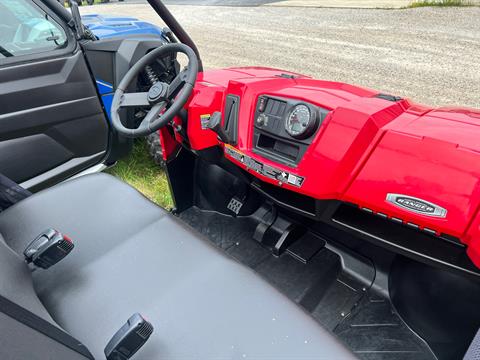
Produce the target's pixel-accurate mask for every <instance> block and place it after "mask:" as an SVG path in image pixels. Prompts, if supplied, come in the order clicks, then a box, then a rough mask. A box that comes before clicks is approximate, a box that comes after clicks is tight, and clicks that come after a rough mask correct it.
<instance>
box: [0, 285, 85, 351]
mask: <svg viewBox="0 0 480 360" xmlns="http://www.w3.org/2000/svg"><path fill="white" fill-rule="evenodd" d="M0 312H2V313H4V314H5V315H8V316H9V317H11V318H13V319H15V320H17V321H19V322H21V323H22V324H24V325H26V326H28V327H29V328H31V329H34V330H36V331H38V332H41V333H42V334H44V335H46V336H47V337H49V338H50V339H53V340H55V341H57V342H59V343H60V344H62V345H64V346H66V347H68V348H70V349H71V350H73V351H75V352H77V353H79V354H80V355H82V356H84V357H85V358H86V359H91V360H94V357H93V356H92V354H91V353H90V351H89V350H88V349H87V347H86V346H85V345H83V344H82V343H80V342H79V341H78V340H76V339H75V338H73V337H72V336H71V335H69V334H68V333H66V332H65V331H63V330H62V329H60V328H59V327H57V326H55V325H53V324H52V323H50V322H48V321H47V320H45V319H42V318H41V317H39V316H37V315H35V314H34V313H32V312H31V311H29V310H27V309H25V308H24V307H22V306H20V305H17V304H15V303H14V302H12V301H10V300H9V299H7V298H5V297H4V296H2V295H1V294H0Z"/></svg>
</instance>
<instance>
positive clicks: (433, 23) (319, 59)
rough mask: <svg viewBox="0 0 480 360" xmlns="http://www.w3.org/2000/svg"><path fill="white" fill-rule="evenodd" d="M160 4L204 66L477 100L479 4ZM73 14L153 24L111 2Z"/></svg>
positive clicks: (441, 101) (144, 9) (152, 17)
mask: <svg viewBox="0 0 480 360" xmlns="http://www.w3.org/2000/svg"><path fill="white" fill-rule="evenodd" d="M172 1H173V0H172ZM175 1H177V3H178V1H182V0H175ZM186 1H187V0H185V2H186ZM205 1H206V0H205ZM209 1H215V0H209ZM227 1H233V2H234V1H237V0H227ZM238 1H240V0H238ZM247 1H248V0H247ZM252 1H253V0H252ZM241 2H242V3H245V0H241ZM222 3H224V1H222ZM252 3H253V4H257V5H258V1H254V2H252ZM169 9H170V10H171V11H172V13H173V14H174V15H175V16H176V17H177V19H178V21H179V22H180V23H181V24H182V25H183V26H184V27H185V29H186V30H187V31H188V32H189V33H190V34H191V36H192V38H193V39H194V41H195V42H196V43H197V46H198V47H199V49H200V52H201V55H202V59H203V62H204V65H205V67H206V68H218V67H228V66H249V65H255V66H270V67H276V68H282V69H286V70H292V71H296V72H300V73H303V74H306V75H310V76H313V77H316V78H320V79H325V80H333V81H342V82H347V83H353V84H358V85H361V86H365V87H370V88H374V89H378V90H380V91H382V92H386V93H392V94H395V95H400V96H404V97H409V98H411V99H413V100H414V101H417V102H422V103H425V104H428V105H436V106H440V105H459V106H468V107H476V108H480V56H479V55H480V22H479V21H478V19H480V8H479V7H466V8H419V9H403V10H379V9H338V8H337V9H332V8H304V7H276V6H269V5H268V4H267V6H259V7H253V6H252V7H245V6H242V7H233V6H232V7H229V6H198V5H196V6H191V5H169ZM81 12H82V13H105V14H116V15H130V16H135V17H138V18H140V19H143V20H146V21H150V22H153V23H156V24H159V25H161V24H162V23H161V20H160V19H159V18H158V16H157V15H156V13H155V12H154V11H153V10H152V9H151V8H150V7H149V5H148V4H131V3H112V4H106V5H96V6H91V7H88V6H87V7H82V8H81Z"/></svg>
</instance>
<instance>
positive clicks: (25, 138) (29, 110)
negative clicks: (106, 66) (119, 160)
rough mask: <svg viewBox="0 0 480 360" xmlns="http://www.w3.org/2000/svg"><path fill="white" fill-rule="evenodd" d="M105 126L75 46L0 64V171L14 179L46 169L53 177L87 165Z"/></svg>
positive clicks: (95, 156) (102, 144)
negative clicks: (69, 51)
mask: <svg viewBox="0 0 480 360" xmlns="http://www.w3.org/2000/svg"><path fill="white" fill-rule="evenodd" d="M108 131H109V128H108V123H107V120H106V118H105V114H104V111H103V108H102V106H101V104H100V101H99V98H98V95H97V91H96V88H95V86H94V83H93V81H92V78H91V75H90V73H89V70H88V68H87V65H86V62H85V59H84V57H83V54H82V52H81V51H77V52H76V53H75V54H72V55H69V56H64V57H61V58H58V59H52V60H44V61H38V62H32V63H28V64H20V65H10V66H6V67H0V172H3V173H4V174H5V175H7V176H9V177H10V178H11V179H13V180H14V181H16V182H24V181H27V180H30V179H32V178H34V177H37V176H39V175H41V174H43V173H46V172H48V173H49V174H51V175H52V176H53V177H55V179H56V180H55V181H59V180H61V179H62V178H66V177H68V176H69V175H72V174H73V173H74V172H78V171H80V170H82V169H83V168H86V167H88V166H91V165H93V164H94V163H95V162H98V161H99V159H100V158H101V156H100V155H101V154H102V153H105V152H106V150H107V146H108ZM72 160H73V161H72ZM69 164H72V166H69ZM62 165H63V166H62ZM56 168H58V171H55V169H56ZM42 182H45V186H46V185H50V184H48V178H45V176H44V177H43V180H42ZM33 183H36V184H37V186H38V182H35V181H33ZM39 187H41V186H39Z"/></svg>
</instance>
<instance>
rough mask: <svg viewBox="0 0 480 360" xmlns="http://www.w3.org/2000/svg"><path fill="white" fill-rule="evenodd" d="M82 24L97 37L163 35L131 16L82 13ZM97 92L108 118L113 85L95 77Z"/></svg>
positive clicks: (159, 30) (154, 27)
mask: <svg viewBox="0 0 480 360" xmlns="http://www.w3.org/2000/svg"><path fill="white" fill-rule="evenodd" d="M82 22H83V24H84V25H85V26H86V27H88V28H89V29H90V30H91V31H92V32H93V33H94V34H95V36H97V37H98V38H99V39H108V38H113V37H122V36H127V35H145V34H149V35H152V34H153V35H157V36H158V37H164V34H163V31H162V29H161V28H159V27H158V26H155V25H153V24H150V23H147V22H145V21H140V20H138V19H136V18H133V17H125V16H123V17H122V16H108V15H107V16H105V15H97V14H92V15H84V16H82ZM95 80H96V85H97V89H98V93H99V94H100V97H101V99H102V102H103V106H104V108H105V111H106V113H107V115H108V118H109V119H110V108H111V107H112V99H113V93H114V91H115V89H114V88H113V85H112V84H110V83H108V82H106V81H103V80H101V79H95Z"/></svg>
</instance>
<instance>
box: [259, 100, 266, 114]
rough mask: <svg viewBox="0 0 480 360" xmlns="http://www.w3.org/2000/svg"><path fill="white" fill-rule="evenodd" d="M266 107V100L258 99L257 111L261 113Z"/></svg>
mask: <svg viewBox="0 0 480 360" xmlns="http://www.w3.org/2000/svg"><path fill="white" fill-rule="evenodd" d="M266 106H267V98H265V97H261V98H259V99H258V111H259V112H261V113H263V112H264V111H265V107H266Z"/></svg>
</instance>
